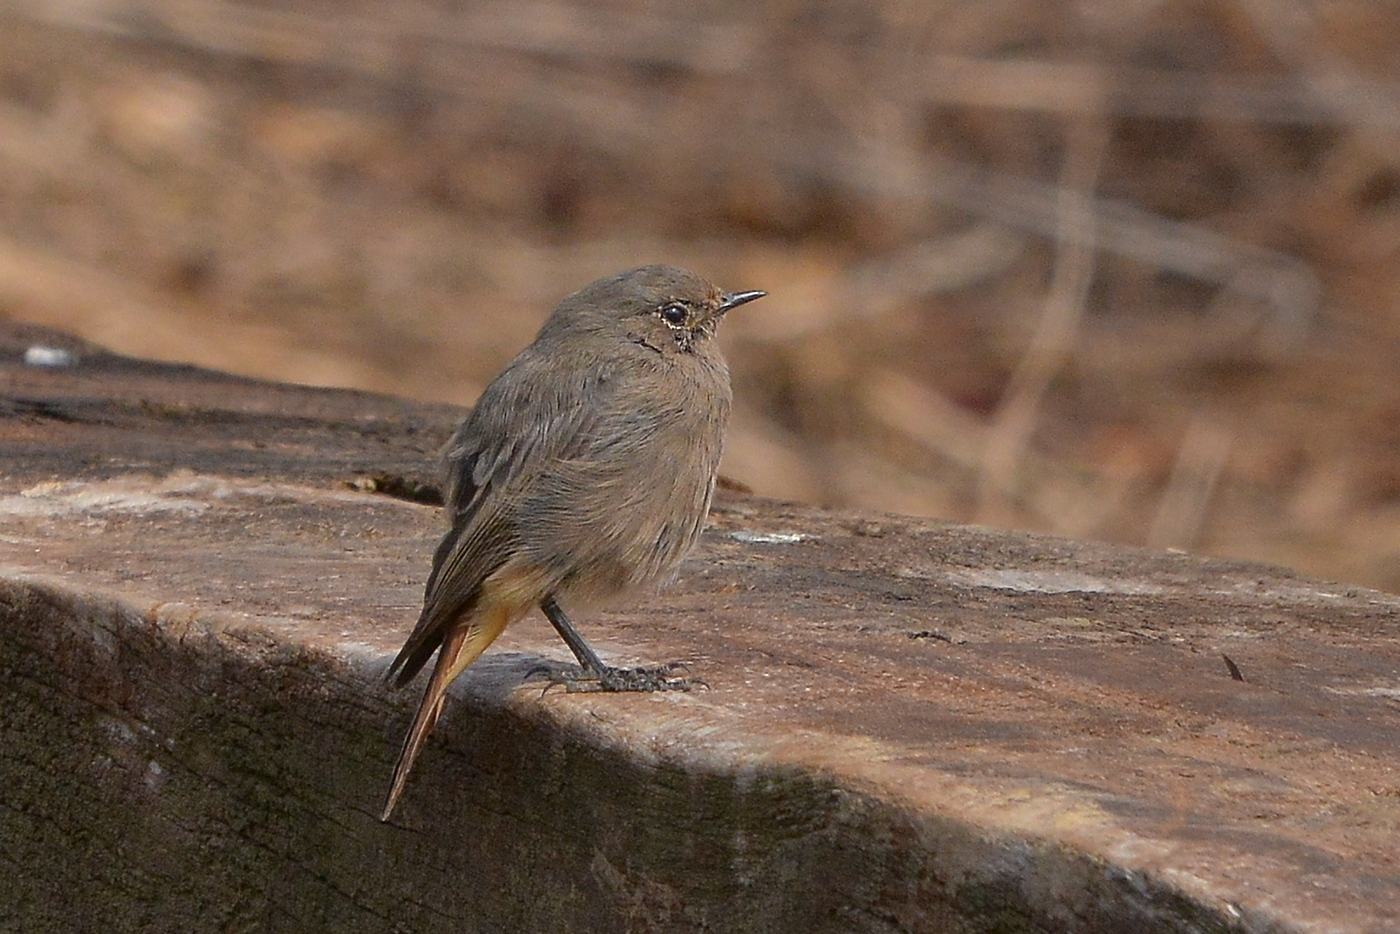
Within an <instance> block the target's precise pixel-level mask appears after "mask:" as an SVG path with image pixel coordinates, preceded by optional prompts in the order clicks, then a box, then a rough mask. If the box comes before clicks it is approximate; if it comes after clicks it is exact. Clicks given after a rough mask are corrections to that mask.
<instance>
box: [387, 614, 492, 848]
mask: <svg viewBox="0 0 1400 934" xmlns="http://www.w3.org/2000/svg"><path fill="white" fill-rule="evenodd" d="M510 617H511V614H510V612H509V611H508V610H506V609H505V608H503V607H501V606H499V605H498V606H493V607H489V608H486V609H485V611H484V612H477V613H473V614H472V615H471V617H470V618H468V619H466V620H462V621H460V622H458V623H457V624H456V625H454V626H453V627H452V628H451V629H450V630H449V631H448V633H447V635H446V637H445V638H444V639H443V640H442V648H440V649H439V650H438V657H437V663H436V664H435V665H434V666H433V674H432V677H431V678H429V679H428V688H427V690H425V691H424V692H423V700H422V702H421V703H419V705H418V714H417V715H416V716H415V717H414V718H413V726H412V727H410V728H409V731H408V735H407V736H405V737H404V741H403V749H401V750H400V751H399V761H398V763H397V764H396V765H395V766H394V780H393V784H391V785H390V786H389V798H388V800H387V801H385V802H384V813H383V814H382V815H381V816H380V818H379V819H380V820H382V821H387V820H388V819H389V816H390V815H391V814H393V813H394V805H396V804H398V802H399V796H400V795H402V794H403V789H404V784H405V783H406V782H407V781H408V773H409V770H410V769H412V768H413V760H414V759H417V758H418V753H419V752H420V751H421V750H422V748H423V743H424V741H425V740H427V738H428V734H429V733H431V732H432V731H433V726H434V725H435V724H436V723H437V720H438V716H439V715H440V714H441V713H442V705H443V702H444V701H446V700H447V688H448V685H450V684H451V683H452V682H453V681H454V680H456V678H457V676H458V675H460V674H461V673H462V672H463V671H465V670H466V668H467V666H468V665H470V664H471V663H472V662H474V661H476V660H477V658H478V657H479V656H480V655H481V653H482V652H484V651H486V647H487V646H489V645H490V644H491V643H492V642H495V641H496V637H497V636H499V635H500V634H501V631H502V630H504V629H505V628H506V624H507V623H508V622H510Z"/></svg>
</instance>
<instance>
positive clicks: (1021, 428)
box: [979, 120, 1109, 513]
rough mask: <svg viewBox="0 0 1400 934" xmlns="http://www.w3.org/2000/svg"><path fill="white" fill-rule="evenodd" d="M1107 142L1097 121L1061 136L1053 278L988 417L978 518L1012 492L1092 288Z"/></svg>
mask: <svg viewBox="0 0 1400 934" xmlns="http://www.w3.org/2000/svg"><path fill="white" fill-rule="evenodd" d="M1108 138H1109V137H1108V129H1107V126H1106V124H1105V122H1104V121H1102V120H1088V121H1079V122H1075V123H1073V124H1071V129H1070V131H1069V132H1068V133H1067V140H1066V152H1065V164H1064V169H1063V171H1062V173H1061V177H1060V191H1059V214H1060V221H1059V235H1058V241H1059V242H1058V253H1057V257H1056V262H1055V274H1054V278H1053V280H1052V281H1051V284H1050V291H1049V293H1048V294H1047V295H1046V298H1045V308H1044V311H1043V312H1042V313H1041V316H1040V322H1039V324H1038V325H1037V327H1036V332H1035V335H1034V336H1033V337H1032V338H1031V342H1030V345H1029V346H1028V347H1027V348H1026V352H1025V354H1024V355H1023V356H1022V357H1021V361H1020V363H1019V364H1018V365H1017V367H1016V369H1015V371H1014V372H1013V373H1012V374H1011V379H1010V380H1009V381H1008V382H1007V385H1006V389H1005V391H1004V393H1003V396H1002V402H1001V405H1000V406H999V407H998V408H997V410H996V412H995V413H994V414H993V416H992V423H991V427H990V430H989V431H988V432H987V440H986V445H985V447H984V448H983V451H982V464H981V476H980V483H979V500H980V506H979V512H982V513H985V512H986V511H987V509H988V508H989V506H990V505H991V504H992V501H993V500H994V499H995V498H997V495H998V493H999V491H1002V490H1008V489H1015V487H1016V483H1015V477H1016V473H1017V469H1018V467H1019V465H1020V462H1021V459H1022V456H1023V454H1024V452H1025V450H1026V447H1027V445H1028V444H1029V443H1030V438H1031V435H1032V433H1033V432H1034V431H1035V424H1036V420H1037V416H1038V413H1039V411H1040V404H1041V400H1042V399H1043V398H1044V397H1045V393H1046V392H1047V391H1048V390H1049V388H1050V383H1051V381H1052V380H1053V379H1054V378H1055V375H1056V374H1057V373H1058V372H1059V371H1060V369H1061V367H1063V366H1064V363H1065V360H1066V358H1067V357H1068V356H1069V353H1070V350H1071V348H1072V347H1073V345H1074V338H1075V334H1076V333H1077V332H1078V330H1079V321H1080V319H1081V318H1082V317H1083V314H1084V304H1085V300H1086V298H1087V296H1088V293H1089V286H1090V284H1091V283H1092V282H1093V275H1094V251H1095V237H1094V207H1093V192H1094V187H1095V185H1096V184H1097V183H1098V176H1099V170H1100V168H1101V166H1102V165H1103V159H1104V154H1105V151H1106V150H1107V148H1108Z"/></svg>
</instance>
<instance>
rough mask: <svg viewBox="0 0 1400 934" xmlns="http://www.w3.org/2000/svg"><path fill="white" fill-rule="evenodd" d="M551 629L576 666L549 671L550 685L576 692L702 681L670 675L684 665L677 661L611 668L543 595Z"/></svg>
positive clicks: (684, 687)
mask: <svg viewBox="0 0 1400 934" xmlns="http://www.w3.org/2000/svg"><path fill="white" fill-rule="evenodd" d="M540 609H541V610H543V611H544V615H545V617H546V618H547V619H548V620H549V622H550V625H552V626H553V627H554V631H555V632H557V633H559V638H561V639H563V640H564V643H565V644H566V645H567V646H568V647H569V650H570V651H571V652H573V653H574V657H575V658H577V659H578V663H579V667H578V668H576V669H572V668H571V669H566V670H564V671H562V672H557V673H555V672H551V673H550V674H549V677H548V680H549V681H550V683H551V684H562V685H564V689H565V690H567V691H569V692H570V693H573V692H575V691H689V690H690V689H691V688H692V687H694V686H695V685H697V684H704V682H703V681H700V680H698V679H692V678H673V677H671V675H672V674H673V673H675V672H676V671H678V670H680V669H683V668H684V667H685V666H684V665H682V664H681V663H679V662H672V663H671V664H669V665H662V666H661V667H659V668H613V667H612V666H610V665H605V664H603V660H602V659H601V658H599V657H598V653H597V652H595V651H593V648H592V646H590V645H589V644H588V643H587V642H585V641H583V636H581V635H579V634H578V630H577V629H575V628H574V624H573V623H571V622H569V617H567V616H565V615H564V611H563V609H561V608H560V606H559V604H558V603H557V602H555V599H554V598H553V597H546V598H545V599H544V601H543V602H541V603H540Z"/></svg>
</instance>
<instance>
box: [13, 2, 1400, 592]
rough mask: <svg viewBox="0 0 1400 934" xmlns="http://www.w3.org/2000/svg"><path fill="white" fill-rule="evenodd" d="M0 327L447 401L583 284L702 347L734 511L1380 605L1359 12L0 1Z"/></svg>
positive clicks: (1399, 435)
mask: <svg viewBox="0 0 1400 934" xmlns="http://www.w3.org/2000/svg"><path fill="white" fill-rule="evenodd" d="M0 25H3V27H4V29H3V34H2V35H0V314H4V315H7V316H10V317H14V318H18V319H23V320H29V321H36V322H41V323H47V324H51V325H55V326H58V327H61V328H64V329H67V330H71V331H74V332H76V333H78V334H80V335H82V336H84V337H87V338H89V339H91V340H94V341H97V342H99V343H102V344H105V345H107V346H109V347H112V348H113V349H117V350H120V351H123V352H127V353H133V354H140V355H147V356H154V357H159V358H165V359H178V360H185V361H191V362H196V363H200V364H203V365H207V366H214V367H220V368H224V369H229V370H233V371H236V372H241V373H247V374H253V375H261V376H267V377H273V378H278V379H290V380H295V381H300V382H308V383H319V384H327V385H341V386H356V387H362V388H369V389H376V390H383V391H388V392H395V393H401V394H406V395H409V396H415V397H419V398H423V399H439V400H446V401H453V402H460V403H470V402H471V401H472V399H473V398H474V397H475V395H476V394H477V393H478V392H479V391H480V390H481V388H482V386H483V385H484V384H485V382H486V381H487V380H488V379H489V378H490V377H491V376H492V375H493V374H494V373H495V372H496V371H497V370H498V369H499V368H500V367H501V366H502V365H503V364H504V363H505V362H506V361H507V360H508V359H509V358H510V357H511V356H512V355H513V354H514V353H515V351H516V350H518V349H519V347H521V346H522V345H523V344H524V343H526V342H527V341H528V340H529V339H530V337H531V336H532V335H533V333H534V330H535V328H536V327H537V326H538V324H539V322H540V321H541V320H542V318H543V316H544V315H545V314H546V312H547V311H548V309H549V308H550V307H552V305H553V304H554V302H555V301H557V300H558V298H560V297H561V296H562V295H564V294H566V293H567V292H569V291H571V290H572V289H574V288H576V287H577V286H579V285H581V284H582V283H584V282H586V281H588V280H590V279H592V278H594V277H596V276H598V275H602V274H606V273H609V272H613V271H615V270H617V269H621V268H625V267H628V266H632V265H637V264H639V263H643V262H653V261H669V262H676V263H680V264H684V265H689V266H692V267H694V268H696V269H698V270H700V271H702V272H704V273H706V274H708V275H710V276H711V277H712V278H715V279H716V280H718V281H720V282H721V283H723V284H725V285H726V286H728V287H731V288H762V289H766V290H768V291H769V292H770V293H771V297H770V298H769V299H766V300H765V301H764V302H763V303H760V304H759V305H755V306H752V308H748V309H745V310H744V312H743V314H741V315H736V316H735V317H734V318H733V320H731V321H730V322H729V324H728V325H727V334H726V335H725V336H724V339H725V341H726V343H727V346H728V348H729V351H730V358H731V365H732V368H733V370H734V373H735V377H736V396H737V400H738V402H737V411H736V423H735V425H734V429H733V431H732V434H731V439H730V447H729V451H728V453H727V455H726V463H725V468H724V470H725V473H727V474H728V475H729V476H731V477H733V478H735V479H737V480H739V481H741V482H743V483H746V484H748V485H749V486H751V487H753V488H754V489H755V490H757V491H758V492H761V493H765V494H770V495H777V496H784V497H790V498H801V499H807V500H816V501H821V502H826V503H832V504H848V505H860V506H867V507H873V508H878V509H890V510H898V511H904V512H915V513H923V514H932V515H938V516H943V517H947V518H950V519H957V520H960V521H978V522H986V523H992V524H999V525H1006V526H1015V527H1022V528H1031V529H1039V530H1045V531H1051V532H1056V533H1061V534H1067V535H1073V536H1092V537H1099V538H1106V539H1112V540H1117V541H1123V542H1132V543H1148V544H1152V545H1155V546H1174V547H1182V548H1190V549H1196V550H1200V551H1204V552H1210V553H1216V554H1222V555H1233V556H1242V557H1254V558H1259V559H1263V560H1267V561H1273V562H1278V563H1282V564H1286V565H1290V566H1293V567H1297V568H1301V569H1304V570H1307V571H1309V572H1312V573H1316V574H1320V575H1323V576H1326V577H1331V578H1336V579H1341V580H1346V581H1353V582H1359V583H1365V584H1370V585H1374V586H1380V587H1385V588H1389V589H1392V590H1400V380H1397V378H1396V377H1397V360H1398V359H1400V354H1398V353H1397V351H1400V288H1398V287H1400V263H1397V253H1398V252H1400V75H1397V74H1396V72H1397V70H1400V8H1397V7H1395V6H1394V5H1393V4H1383V3H1367V2H1324V0H1200V2H1185V0H1080V2H1072V3H1064V2H1049V0H976V2H966V0H918V2H909V0H827V2H811V3H797V2H784V0H760V2H756V3H737V2H728V3H726V2H718V0H717V2H708V3H694V2H688V3H679V2H658V3H647V4H643V3H627V2H588V0H576V2H565V0H559V2H525V3H513V4H491V3H481V2H470V0H467V2H447V0H405V2H401V3H395V4H379V3H369V2H364V0H359V2H354V0H343V2H337V3H330V2H325V0H260V2H256V3H254V2H232V0H82V2H77V0H73V2H40V0H6V2H5V3H3V4H0Z"/></svg>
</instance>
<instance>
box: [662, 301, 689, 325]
mask: <svg viewBox="0 0 1400 934" xmlns="http://www.w3.org/2000/svg"><path fill="white" fill-rule="evenodd" d="M657 314H659V315H661V319H662V320H663V321H665V322H666V323H667V324H672V325H675V326H677V327H679V326H680V325H682V324H685V321H686V318H688V317H690V312H689V311H688V310H687V309H686V307H685V306H684V305H682V304H681V303H680V302H672V303H671V304H669V305H662V306H661V310H660V311H658V312H657Z"/></svg>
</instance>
